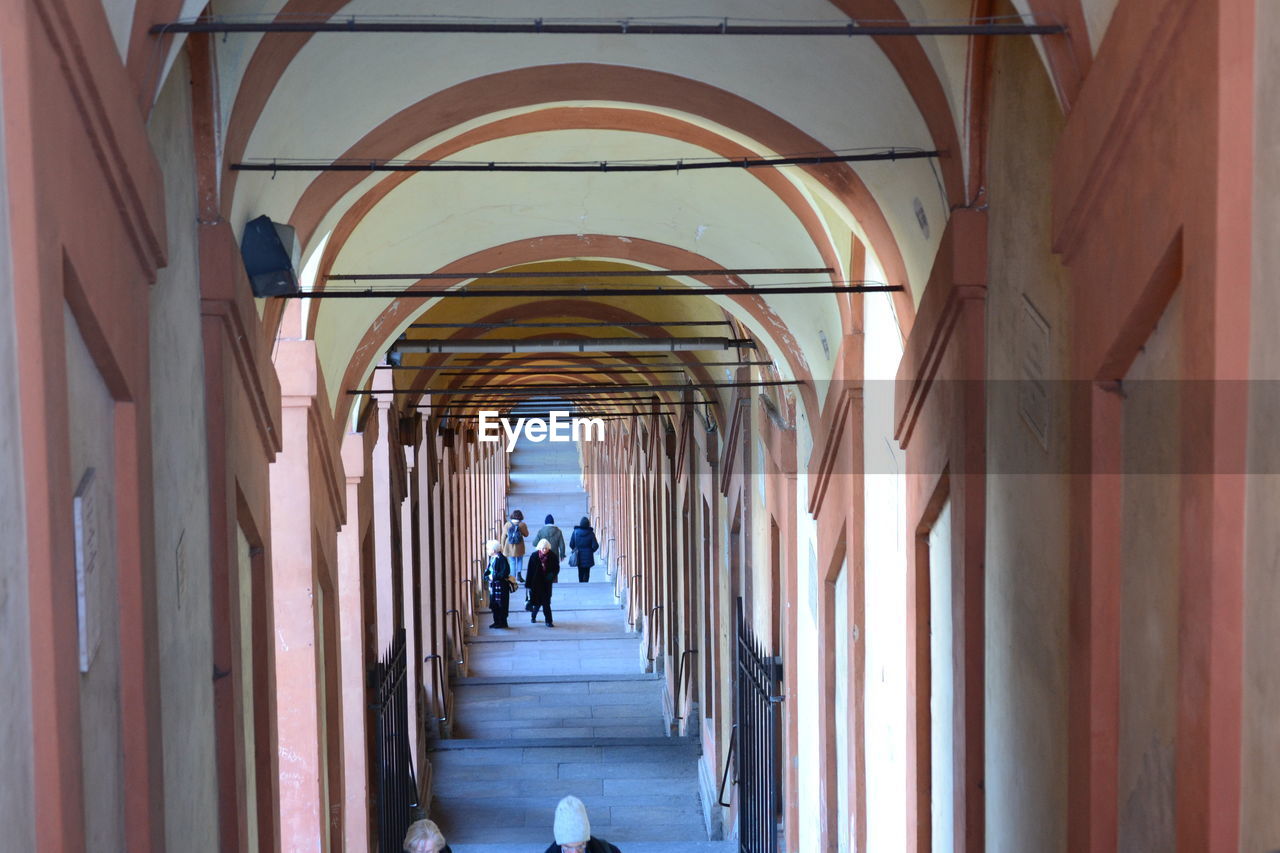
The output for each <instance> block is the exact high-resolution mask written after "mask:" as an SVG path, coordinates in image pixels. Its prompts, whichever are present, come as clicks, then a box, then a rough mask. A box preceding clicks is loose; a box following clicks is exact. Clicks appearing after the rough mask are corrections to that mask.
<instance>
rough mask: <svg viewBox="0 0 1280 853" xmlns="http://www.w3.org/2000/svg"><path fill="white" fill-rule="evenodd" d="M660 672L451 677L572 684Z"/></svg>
mask: <svg viewBox="0 0 1280 853" xmlns="http://www.w3.org/2000/svg"><path fill="white" fill-rule="evenodd" d="M662 678H663V676H662V673H656V674H655V673H649V672H637V673H630V672H626V673H622V672H613V673H601V674H599V675H592V674H590V673H581V672H575V673H563V674H559V675H473V676H468V677H467V678H455V679H453V685H454V686H455V687H466V686H467V685H472V684H572V683H574V682H578V681H661V680H662Z"/></svg>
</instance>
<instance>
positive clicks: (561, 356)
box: [441, 352, 773, 367]
mask: <svg viewBox="0 0 1280 853" xmlns="http://www.w3.org/2000/svg"><path fill="white" fill-rule="evenodd" d="M621 357H622V356H617V355H577V354H575V353H556V354H555V355H548V356H547V357H546V358H545V359H544V358H541V357H539V356H535V358H537V359H538V360H539V361H546V362H549V363H551V364H559V363H561V362H563V363H565V364H577V363H579V362H590V363H592V364H598V363H599V362H600V361H602V360H604V359H618V358H621ZM626 357H627V358H634V359H638V360H639V361H640V363H639V364H637V365H635V366H636V367H647V366H649V365H651V364H657V365H666V366H668V367H681V366H684V365H686V364H687V362H683V361H671V360H670V359H667V358H664V356H663V355H662V354H661V353H647V352H642V353H636V354H634V355H628V356H626ZM649 359H662V360H661V361H650V360H649ZM531 360H532V359H521V360H520V361H518V362H515V363H514V364H515V366H516V367H533V366H535V365H532V364H530V363H529V362H530V361H531ZM505 363H506V362H504V361H501V360H495V359H492V358H485V357H481V356H469V357H463V356H455V357H453V358H450V359H449V361H448V362H447V363H446V364H444V365H441V366H442V367H452V366H455V365H458V366H463V367H465V366H467V365H472V364H478V365H482V366H484V367H491V366H494V365H501V364H505ZM622 363H623V364H625V363H626V362H622ZM696 364H700V365H703V366H707V367H717V366H720V367H729V366H732V365H742V364H751V365H764V366H767V365H770V364H773V362H771V361H699V362H696ZM536 366H538V367H541V366H542V365H541V364H539V365H536Z"/></svg>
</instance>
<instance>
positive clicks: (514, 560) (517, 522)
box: [502, 509, 529, 583]
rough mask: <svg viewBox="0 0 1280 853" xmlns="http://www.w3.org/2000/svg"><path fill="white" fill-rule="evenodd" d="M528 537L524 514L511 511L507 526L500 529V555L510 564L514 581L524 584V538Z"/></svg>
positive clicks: (518, 511)
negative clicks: (514, 577)
mask: <svg viewBox="0 0 1280 853" xmlns="http://www.w3.org/2000/svg"><path fill="white" fill-rule="evenodd" d="M528 535H529V527H528V526H527V525H526V524H525V523H524V513H523V512H521V511H520V510H518V509H513V510H512V511H511V518H510V519H508V521H507V526H506V527H504V528H502V554H503V556H504V557H506V558H507V560H508V561H509V562H510V563H511V571H513V572H515V573H516V579H517V580H519V581H520V582H521V583H524V573H523V569H524V538H525V537H526V536H528Z"/></svg>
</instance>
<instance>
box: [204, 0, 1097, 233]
mask: <svg viewBox="0 0 1280 853" xmlns="http://www.w3.org/2000/svg"><path fill="white" fill-rule="evenodd" d="M1036 2H1037V0H1033V3H1036ZM1038 2H1039V3H1046V2H1055V3H1068V2H1077V3H1078V0H1038ZM345 5H347V0H288V2H287V3H285V5H284V6H283V8H281V10H280V12H279V13H277V19H284V18H289V17H296V16H298V15H299V14H307V15H310V16H315V17H328V16H332V15H335V14H337V13H338V12H339V11H341V9H342V8H343V7H344V6H345ZM835 5H836V6H837V8H839V9H841V10H842V11H843V12H844V13H845V14H847V15H849V16H851V17H853V18H865V19H888V20H901V19H903V15H902V10H901V9H900V8H899V7H898V5H897V3H896V2H894V0H840V2H837V3H835ZM310 40H311V35H310V34H307V33H290V34H267V35H264V36H263V37H262V39H261V40H260V41H259V43H258V46H257V48H256V49H255V50H254V53H253V56H252V57H251V58H250V60H249V64H248V65H247V66H246V68H245V73H244V76H243V77H242V78H241V83H240V86H239V88H238V89H237V90H236V97H235V101H234V102H233V105H232V109H231V117H230V120H229V122H228V125H227V137H226V140H227V141H226V148H225V151H226V160H225V162H226V163H228V164H229V163H233V162H235V161H237V160H239V159H241V158H242V157H243V156H244V152H245V148H246V146H247V145H248V143H249V137H250V136H251V135H252V134H253V129H254V127H256V126H257V123H258V120H259V118H261V116H262V112H263V110H264V109H266V105H267V101H268V100H270V98H271V94H272V93H273V92H274V91H275V87H276V85H277V84H278V82H279V80H280V78H281V77H283V76H284V73H285V71H286V70H287V69H288V67H289V65H290V64H291V63H292V62H293V59H294V58H295V57H296V56H297V55H298V54H299V53H300V52H301V51H302V49H303V48H304V47H306V45H307V43H308V42H309V41H310ZM885 41H888V39H878V40H877V42H878V43H880V47H881V49H882V50H884V49H885V47H886V46H885V44H883V42H885ZM898 41H908V40H906V39H898ZM915 47H916V50H902V51H899V52H900V53H901V55H900V56H897V58H895V57H894V56H893V55H890V61H891V62H893V64H894V67H895V68H897V69H898V72H899V74H900V75H901V76H902V80H903V83H904V84H905V85H906V87H907V90H908V92H909V93H910V94H911V96H912V98H913V99H914V101H915V106H916V108H917V109H918V110H920V112H921V113H922V114H924V112H925V110H926V109H927V108H928V107H929V106H930V105H931V104H933V102H934V99H933V96H932V95H923V94H922V93H921V92H920V91H917V90H918V88H919V87H920V86H921V85H922V82H921V81H929V80H932V81H933V83H934V84H935V85H937V86H940V85H941V84H940V83H939V81H938V79H937V75H936V74H935V73H934V70H933V66H932V64H931V63H930V62H929V60H928V57H927V56H925V54H924V51H923V50H920V49H919V45H915ZM890 49H892V50H895V51H898V49H897V48H893V47H892V46H890ZM886 54H888V51H886ZM631 70H639V69H631ZM558 99H560V100H563V99H564V98H558ZM947 115H950V110H947ZM926 120H927V119H926ZM931 130H932V128H931ZM951 134H952V136H953V137H954V135H955V130H954V123H953V124H952V130H951ZM944 143H945V140H944V139H938V138H935V139H934V145H935V146H936V147H938V148H940V149H941V148H944V147H945V144H944ZM400 150H401V151H403V150H404V149H403V148H402V149H400ZM777 150H787V149H786V148H785V147H784V148H781V149H777ZM793 150H812V149H793ZM951 168H952V169H953V171H955V173H956V175H957V176H958V175H959V172H960V170H959V168H958V163H957V164H956V166H953V167H951ZM223 181H224V186H225V187H226V191H225V193H224V195H223V200H224V207H223V214H224V215H226V214H227V213H229V212H230V206H229V205H230V199H231V198H232V197H233V196H234V194H235V181H236V174H235V173H234V172H230V171H225V173H224V176H223ZM947 184H948V194H950V193H951V192H952V190H953V189H954V190H959V189H960V186H959V183H958V182H957V180H956V179H952V178H948V180H947ZM952 184H954V187H953V186H952ZM953 203H955V200H953Z"/></svg>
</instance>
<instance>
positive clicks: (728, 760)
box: [716, 723, 738, 809]
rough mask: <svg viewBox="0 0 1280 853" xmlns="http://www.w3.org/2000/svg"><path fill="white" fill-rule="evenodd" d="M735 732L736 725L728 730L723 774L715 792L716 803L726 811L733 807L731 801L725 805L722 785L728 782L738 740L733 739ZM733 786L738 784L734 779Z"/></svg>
mask: <svg viewBox="0 0 1280 853" xmlns="http://www.w3.org/2000/svg"><path fill="white" fill-rule="evenodd" d="M737 730H738V724H737V723H734V724H733V726H732V727H731V728H730V729H729V751H728V752H727V753H725V756H724V772H723V773H721V774H720V789H719V790H718V791H716V802H717V803H719V804H720V805H722V806H724V807H725V808H726V809H727V808H729V807H730V806H731V805H733V800H730V801H729V802H727V803H726V802H725V801H724V783H725V782H728V781H729V768H730V767H731V766H732V765H733V750H734V747H736V746H737V745H738V739H737V738H736V737H734V732H736V731H737ZM733 784H735V785H736V784H738V780H737V779H734V780H733Z"/></svg>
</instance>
